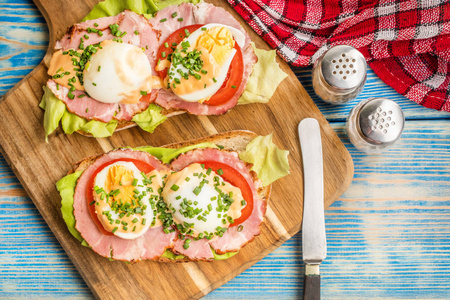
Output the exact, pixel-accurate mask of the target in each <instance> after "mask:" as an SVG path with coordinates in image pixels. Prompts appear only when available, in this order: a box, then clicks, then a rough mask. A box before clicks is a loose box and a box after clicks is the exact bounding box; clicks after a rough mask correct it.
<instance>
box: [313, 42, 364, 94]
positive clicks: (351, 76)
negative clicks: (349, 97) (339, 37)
mask: <svg viewBox="0 0 450 300" xmlns="http://www.w3.org/2000/svg"><path fill="white" fill-rule="evenodd" d="M321 68H322V74H323V78H324V80H325V81H326V82H327V83H328V84H329V85H330V86H332V87H335V88H338V89H352V88H356V87H358V86H359V85H361V84H362V83H363V81H364V79H365V77H366V73H367V64H366V60H365V59H364V56H363V55H362V54H361V52H359V51H358V50H356V49H355V48H353V47H351V46H347V45H338V46H334V47H332V48H331V49H330V50H328V51H327V52H326V53H325V55H324V56H323V58H322V66H321Z"/></svg>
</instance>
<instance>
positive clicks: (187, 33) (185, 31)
mask: <svg viewBox="0 0 450 300" xmlns="http://www.w3.org/2000/svg"><path fill="white" fill-rule="evenodd" d="M184 33H185V34H186V37H189V36H190V35H191V33H190V32H189V30H187V29H185V30H184Z"/></svg>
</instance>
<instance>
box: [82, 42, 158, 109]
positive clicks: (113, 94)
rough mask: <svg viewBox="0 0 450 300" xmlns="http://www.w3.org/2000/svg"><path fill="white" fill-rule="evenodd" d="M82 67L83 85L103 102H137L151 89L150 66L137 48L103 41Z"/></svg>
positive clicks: (90, 93) (143, 54)
mask: <svg viewBox="0 0 450 300" xmlns="http://www.w3.org/2000/svg"><path fill="white" fill-rule="evenodd" d="M100 45H101V48H99V50H98V51H97V52H96V53H95V54H93V55H92V57H91V60H90V62H89V63H88V65H87V67H86V68H85V70H84V88H85V90H86V92H88V93H89V95H90V96H91V97H93V98H94V99H96V100H98V101H100V102H103V103H124V104H132V103H138V102H139V100H140V98H141V97H142V96H143V95H145V94H147V93H150V91H151V89H152V81H153V80H152V68H151V65H150V62H149V60H148V58H147V56H146V55H145V53H144V52H143V51H142V49H141V48H139V47H136V46H133V45H130V44H127V43H120V42H115V41H111V40H108V41H103V42H102V43H101V44H100Z"/></svg>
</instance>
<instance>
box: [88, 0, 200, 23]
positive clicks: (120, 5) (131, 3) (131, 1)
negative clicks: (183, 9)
mask: <svg viewBox="0 0 450 300" xmlns="http://www.w3.org/2000/svg"><path fill="white" fill-rule="evenodd" d="M183 2H190V3H194V4H197V3H199V2H201V1H200V0H190V1H189V0H138V1H136V0H106V1H103V2H100V3H99V4H97V5H96V6H94V8H93V9H92V10H91V11H90V12H89V14H88V15H87V16H86V17H84V19H83V21H87V20H93V19H98V18H102V17H108V16H115V15H117V14H119V13H121V12H122V11H124V10H125V9H129V10H131V11H134V12H135V13H137V14H143V15H144V16H145V17H146V18H147V19H150V18H152V17H153V14H154V13H155V12H157V11H158V10H161V9H163V8H165V7H167V6H170V5H178V4H181V3H183Z"/></svg>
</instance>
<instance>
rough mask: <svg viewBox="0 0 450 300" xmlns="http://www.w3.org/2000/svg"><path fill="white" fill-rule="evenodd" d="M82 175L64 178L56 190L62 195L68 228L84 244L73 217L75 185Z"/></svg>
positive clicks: (75, 174)
mask: <svg viewBox="0 0 450 300" xmlns="http://www.w3.org/2000/svg"><path fill="white" fill-rule="evenodd" d="M81 174H83V172H81V171H79V172H75V173H72V174H70V175H67V176H65V177H63V178H62V179H60V180H59V181H58V182H57V183H56V189H57V190H58V192H59V194H60V195H61V199H62V200H61V212H62V216H63V219H64V221H65V222H66V224H67V228H69V231H70V233H71V234H72V235H73V236H74V237H75V238H76V239H77V240H79V241H80V242H83V241H84V239H83V238H82V237H81V234H80V232H78V230H77V229H76V228H75V216H74V215H73V195H74V194H75V185H76V184H77V180H78V178H80V176H81Z"/></svg>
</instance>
